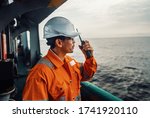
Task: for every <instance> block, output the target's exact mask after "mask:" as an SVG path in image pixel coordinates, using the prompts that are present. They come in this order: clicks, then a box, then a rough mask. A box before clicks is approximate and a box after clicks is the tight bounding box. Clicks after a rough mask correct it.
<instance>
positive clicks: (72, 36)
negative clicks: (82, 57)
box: [44, 32, 80, 38]
mask: <svg viewBox="0 0 150 118" xmlns="http://www.w3.org/2000/svg"><path fill="white" fill-rule="evenodd" d="M79 35H80V33H79V32H71V33H69V34H64V33H59V34H53V33H48V34H47V35H45V36H44V38H52V37H56V36H65V37H70V38H75V37H76V36H79Z"/></svg>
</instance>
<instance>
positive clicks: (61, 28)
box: [44, 17, 79, 38]
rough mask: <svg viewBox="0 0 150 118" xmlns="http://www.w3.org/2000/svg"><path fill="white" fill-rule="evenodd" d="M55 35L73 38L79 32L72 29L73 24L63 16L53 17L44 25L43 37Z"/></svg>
mask: <svg viewBox="0 0 150 118" xmlns="http://www.w3.org/2000/svg"><path fill="white" fill-rule="evenodd" d="M56 36H66V37H71V38H74V37H76V36H79V32H77V31H76V30H75V29H74V25H73V24H72V23H71V22H70V21H69V20H68V19H66V18H64V17H54V18H52V19H50V20H49V21H48V22H47V23H46V24H45V26H44V38H52V37H56Z"/></svg>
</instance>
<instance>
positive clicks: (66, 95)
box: [23, 50, 97, 101]
mask: <svg viewBox="0 0 150 118" xmlns="http://www.w3.org/2000/svg"><path fill="white" fill-rule="evenodd" d="M96 68H97V64H96V61H95V59H94V57H91V58H89V59H86V61H85V63H84V64H80V63H78V62H76V61H75V60H74V59H72V58H71V57H69V56H65V60H64V62H63V61H62V60H61V59H60V58H59V57H58V56H57V55H56V54H55V53H54V52H53V51H51V50H49V51H48V54H47V55H46V56H45V57H43V58H42V59H41V60H40V61H39V62H38V63H37V64H36V65H35V66H34V67H33V68H32V69H31V72H30V73H29V75H28V78H27V80H26V84H25V87H24V91H23V100H65V101H74V100H80V81H87V80H90V79H91V78H92V76H93V75H94V73H95V72H96Z"/></svg>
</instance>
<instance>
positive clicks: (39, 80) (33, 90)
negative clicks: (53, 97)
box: [22, 68, 48, 100]
mask: <svg viewBox="0 0 150 118" xmlns="http://www.w3.org/2000/svg"><path fill="white" fill-rule="evenodd" d="M22 99H23V100H48V90H47V81H46V79H44V74H43V72H42V71H39V70H38V69H37V68H35V69H33V70H32V71H31V72H30V74H29V75H28V78H27V80H26V84H25V87H24V90H23V95H22Z"/></svg>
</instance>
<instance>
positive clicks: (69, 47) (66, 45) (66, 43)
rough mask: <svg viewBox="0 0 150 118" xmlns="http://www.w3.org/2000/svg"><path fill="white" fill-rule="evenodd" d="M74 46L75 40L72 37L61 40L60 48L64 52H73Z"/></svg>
mask: <svg viewBox="0 0 150 118" xmlns="http://www.w3.org/2000/svg"><path fill="white" fill-rule="evenodd" d="M74 46H75V41H74V39H73V38H68V37H67V38H66V39H65V40H63V41H62V50H63V51H64V52H65V53H73V49H74Z"/></svg>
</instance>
